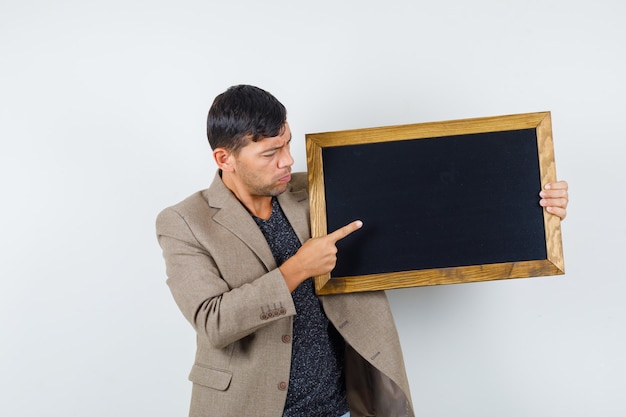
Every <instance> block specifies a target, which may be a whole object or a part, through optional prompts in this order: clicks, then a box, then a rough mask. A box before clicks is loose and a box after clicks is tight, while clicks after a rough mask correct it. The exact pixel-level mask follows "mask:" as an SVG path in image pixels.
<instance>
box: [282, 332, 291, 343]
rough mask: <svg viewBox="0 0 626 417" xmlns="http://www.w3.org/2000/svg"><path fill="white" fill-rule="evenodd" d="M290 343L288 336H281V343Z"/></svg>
mask: <svg viewBox="0 0 626 417" xmlns="http://www.w3.org/2000/svg"><path fill="white" fill-rule="evenodd" d="M289 342H291V336H290V335H288V334H284V335H283V343H289Z"/></svg>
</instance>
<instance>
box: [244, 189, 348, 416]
mask: <svg viewBox="0 0 626 417" xmlns="http://www.w3.org/2000/svg"><path fill="white" fill-rule="evenodd" d="M253 218H254V220H255V221H256V223H257V224H258V225H259V228H260V229H261V231H262V232H263V235H264V236H265V239H266V240H267V243H268V244H269V246H270V249H271V251H272V254H273V255H274V259H276V263H277V264H278V266H280V265H281V264H282V263H283V262H285V261H286V260H287V259H289V258H290V257H291V256H293V255H294V254H295V253H296V252H297V251H298V249H299V248H300V246H301V243H300V240H299V239H298V237H297V236H296V233H295V232H294V230H293V228H292V227H291V224H289V221H288V220H287V218H286V217H285V214H284V213H283V211H282V209H281V208H280V205H279V204H278V200H277V199H276V198H273V199H272V214H271V216H270V218H269V219H268V220H263V219H259V218H257V217H254V216H253ZM291 296H292V297H293V301H294V304H295V306H296V312H297V314H296V315H295V316H294V318H293V339H292V340H293V347H292V354H291V371H290V375H289V389H288V390H287V402H286V403H285V409H284V411H283V417H302V416H315V417H338V416H341V415H343V414H345V413H347V412H348V403H347V400H346V388H345V380H344V373H343V355H344V344H343V343H344V342H343V339H342V337H341V336H340V335H339V333H338V332H337V330H336V329H335V328H334V326H333V325H332V324H331V323H330V322H329V321H328V318H327V317H326V315H325V314H324V311H323V310H322V306H321V305H320V302H319V299H318V298H317V296H316V295H315V292H314V287H313V280H312V279H311V278H309V279H307V280H306V281H304V282H303V283H302V284H300V285H299V286H298V288H296V289H295V290H294V291H293V292H292V294H291Z"/></svg>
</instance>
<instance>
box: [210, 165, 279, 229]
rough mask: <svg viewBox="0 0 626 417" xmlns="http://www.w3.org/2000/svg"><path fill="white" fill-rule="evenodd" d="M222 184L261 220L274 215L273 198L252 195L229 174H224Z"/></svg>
mask: <svg viewBox="0 0 626 417" xmlns="http://www.w3.org/2000/svg"><path fill="white" fill-rule="evenodd" d="M222 182H223V183H224V185H225V186H226V188H228V189H229V190H230V191H231V192H232V193H233V194H234V195H235V197H236V198H237V200H239V202H240V203H241V204H242V205H243V206H244V207H245V208H246V210H248V211H249V212H250V214H252V215H253V216H256V217H258V218H259V219H263V220H267V219H269V218H270V216H271V214H272V197H271V196H258V195H252V194H250V192H249V191H248V190H247V189H246V188H245V187H242V186H241V185H240V184H239V182H237V181H235V180H234V179H233V178H232V177H231V176H230V175H228V173H226V172H223V173H222Z"/></svg>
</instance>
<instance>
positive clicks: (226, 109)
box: [207, 85, 287, 153]
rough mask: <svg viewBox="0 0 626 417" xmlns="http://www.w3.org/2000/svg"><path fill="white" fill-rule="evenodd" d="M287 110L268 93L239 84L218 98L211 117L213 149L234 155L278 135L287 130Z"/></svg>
mask: <svg viewBox="0 0 626 417" xmlns="http://www.w3.org/2000/svg"><path fill="white" fill-rule="evenodd" d="M286 121H287V109H285V106H283V105H282V103H281V102H280V101H278V100H277V99H276V97H274V96H273V95H271V94H270V93H268V92H267V91H265V90H262V89H260V88H258V87H254V86H252V85H235V86H232V87H230V88H229V89H228V90H226V91H225V92H223V93H222V94H220V95H218V96H217V97H215V100H214V101H213V104H212V105H211V108H210V110H209V115H208V117H207V137H208V139H209V145H211V149H216V148H225V149H228V150H230V151H233V152H235V153H236V152H237V151H239V149H241V148H242V147H244V146H245V145H246V144H247V143H248V140H250V139H251V140H252V141H254V142H256V141H258V140H260V139H263V138H268V137H274V136H278V135H279V134H280V133H281V132H282V130H283V129H284V128H285V122H286Z"/></svg>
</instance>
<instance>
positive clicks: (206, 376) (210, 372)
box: [189, 363, 233, 391]
mask: <svg viewBox="0 0 626 417" xmlns="http://www.w3.org/2000/svg"><path fill="white" fill-rule="evenodd" d="M232 378H233V374H232V372H230V371H226V370H223V369H215V368H210V367H208V366H206V365H200V364H197V363H196V364H194V365H193V367H192V368H191V372H190V373H189V380H190V381H191V382H193V383H194V384H199V385H202V386H205V387H208V388H213V389H216V390H220V391H225V390H226V389H228V386H229V385H230V380H231V379H232Z"/></svg>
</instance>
